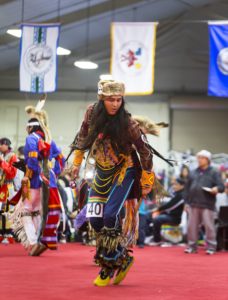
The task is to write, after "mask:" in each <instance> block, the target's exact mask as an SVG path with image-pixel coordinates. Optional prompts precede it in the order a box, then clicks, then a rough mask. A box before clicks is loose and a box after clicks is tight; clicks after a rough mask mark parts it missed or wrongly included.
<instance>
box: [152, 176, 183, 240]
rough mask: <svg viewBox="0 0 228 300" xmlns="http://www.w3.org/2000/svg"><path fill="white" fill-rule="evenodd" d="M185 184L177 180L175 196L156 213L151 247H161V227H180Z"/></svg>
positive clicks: (174, 188) (174, 186)
mask: <svg viewBox="0 0 228 300" xmlns="http://www.w3.org/2000/svg"><path fill="white" fill-rule="evenodd" d="M184 184H185V182H184V181H183V179H181V178H177V179H176V180H175V182H173V186H172V187H173V191H174V195H173V197H172V198H171V200H170V201H169V202H168V203H166V204H164V205H162V206H161V207H159V208H158V210H157V211H154V213H153V217H154V242H152V243H150V246H159V245H160V244H161V227H162V225H163V224H171V225H179V224H180V222H181V215H182V212H183V209H184V199H183V191H184Z"/></svg>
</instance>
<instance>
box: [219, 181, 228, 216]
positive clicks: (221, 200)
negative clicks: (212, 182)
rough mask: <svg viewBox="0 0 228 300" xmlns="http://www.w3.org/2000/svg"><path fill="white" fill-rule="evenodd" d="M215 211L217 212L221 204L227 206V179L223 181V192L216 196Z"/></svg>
mask: <svg viewBox="0 0 228 300" xmlns="http://www.w3.org/2000/svg"><path fill="white" fill-rule="evenodd" d="M216 200H217V201H216V211H217V212H218V213H219V210H220V207H221V206H228V179H226V182H225V191H224V193H219V194H218V195H217V197H216Z"/></svg>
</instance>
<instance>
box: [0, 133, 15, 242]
mask: <svg viewBox="0 0 228 300" xmlns="http://www.w3.org/2000/svg"><path fill="white" fill-rule="evenodd" d="M16 161H17V156H16V154H15V153H14V152H13V151H12V148H11V141H10V140H9V139H8V138H1V139H0V213H1V219H2V229H1V230H0V242H3V243H8V239H12V237H11V229H10V228H7V222H6V217H5V215H4V213H5V212H7V211H8V209H9V200H10V199H11V198H12V197H13V195H14V193H15V188H14V182H13V180H14V178H15V177H16V174H17V169H16V168H15V167H14V166H13V163H14V162H16Z"/></svg>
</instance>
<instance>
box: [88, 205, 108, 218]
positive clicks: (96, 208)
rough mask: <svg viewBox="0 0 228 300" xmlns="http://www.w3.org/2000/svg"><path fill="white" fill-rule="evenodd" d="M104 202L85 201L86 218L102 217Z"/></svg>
mask: <svg viewBox="0 0 228 300" xmlns="http://www.w3.org/2000/svg"><path fill="white" fill-rule="evenodd" d="M103 211H104V203H94V202H89V203H87V210H86V218H103Z"/></svg>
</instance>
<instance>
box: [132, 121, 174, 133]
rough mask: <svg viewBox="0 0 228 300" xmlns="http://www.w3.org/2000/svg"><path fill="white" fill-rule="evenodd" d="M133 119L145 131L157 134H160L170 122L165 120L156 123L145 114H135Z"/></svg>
mask: <svg viewBox="0 0 228 300" xmlns="http://www.w3.org/2000/svg"><path fill="white" fill-rule="evenodd" d="M133 119H134V120H135V121H136V122H137V123H138V124H139V127H140V128H141V129H143V130H144V131H145V133H147V134H152V135H156V136H159V135H160V130H161V129H162V128H165V127H168V126H169V124H167V123H164V122H160V123H155V122H153V121H152V120H150V119H149V118H147V117H144V116H133Z"/></svg>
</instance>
